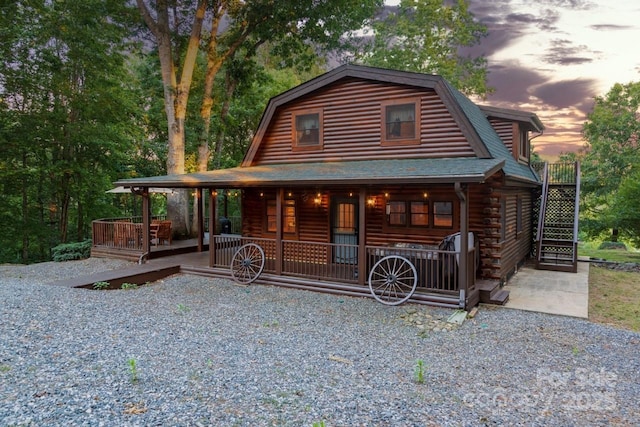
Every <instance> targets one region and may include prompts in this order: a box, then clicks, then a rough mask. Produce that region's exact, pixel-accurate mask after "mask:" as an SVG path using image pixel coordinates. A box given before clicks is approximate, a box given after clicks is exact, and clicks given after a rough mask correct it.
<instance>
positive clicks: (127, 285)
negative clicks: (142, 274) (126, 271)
mask: <svg viewBox="0 0 640 427" xmlns="http://www.w3.org/2000/svg"><path fill="white" fill-rule="evenodd" d="M120 289H125V290H127V289H138V285H137V284H135V283H127V282H125V283H123V284H122V285H120Z"/></svg>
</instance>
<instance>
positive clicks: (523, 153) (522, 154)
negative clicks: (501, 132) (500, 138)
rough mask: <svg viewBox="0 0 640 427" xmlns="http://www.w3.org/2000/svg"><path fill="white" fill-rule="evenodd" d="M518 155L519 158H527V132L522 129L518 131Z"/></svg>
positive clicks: (526, 159)
mask: <svg viewBox="0 0 640 427" xmlns="http://www.w3.org/2000/svg"><path fill="white" fill-rule="evenodd" d="M518 157H519V159H520V160H525V161H528V160H529V133H528V132H527V131H526V130H523V129H520V131H519V132H518Z"/></svg>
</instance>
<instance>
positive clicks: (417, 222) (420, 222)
mask: <svg viewBox="0 0 640 427" xmlns="http://www.w3.org/2000/svg"><path fill="white" fill-rule="evenodd" d="M386 214H387V220H386V222H385V226H387V227H392V228H393V227H395V228H398V227H410V228H416V229H417V228H428V227H429V226H433V227H441V228H451V227H453V202H450V201H434V202H430V201H429V200H426V199H425V200H410V199H409V200H388V201H387V204H386Z"/></svg>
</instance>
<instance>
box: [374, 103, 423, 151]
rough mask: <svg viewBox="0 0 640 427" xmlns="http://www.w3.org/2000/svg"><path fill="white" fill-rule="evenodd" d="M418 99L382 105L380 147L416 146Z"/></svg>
mask: <svg viewBox="0 0 640 427" xmlns="http://www.w3.org/2000/svg"><path fill="white" fill-rule="evenodd" d="M419 117H420V98H409V99H399V100H393V101H387V102H383V103H382V117H381V119H382V129H381V133H382V135H381V136H382V138H381V140H382V145H404V144H418V143H419V142H420V138H419V134H420V131H419V123H420V120H419Z"/></svg>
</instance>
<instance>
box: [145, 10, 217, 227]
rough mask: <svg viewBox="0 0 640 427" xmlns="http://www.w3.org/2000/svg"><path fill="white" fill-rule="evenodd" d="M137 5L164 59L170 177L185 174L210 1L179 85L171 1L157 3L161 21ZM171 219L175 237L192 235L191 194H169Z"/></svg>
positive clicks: (197, 23) (198, 20)
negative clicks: (190, 110) (187, 128)
mask: <svg viewBox="0 0 640 427" xmlns="http://www.w3.org/2000/svg"><path fill="white" fill-rule="evenodd" d="M136 3H137V5H138V9H139V10H140V13H141V14H142V17H143V19H144V21H145V23H146V24H147V27H148V28H149V30H150V31H151V32H152V33H153V35H154V36H155V39H156V42H157V43H158V56H159V59H160V70H161V75H162V83H163V85H164V108H165V113H166V115H167V129H168V139H169V141H168V150H167V174H169V175H173V174H184V173H185V135H184V125H185V119H186V111H187V102H188V100H189V90H190V88H191V81H192V78H193V70H194V67H195V62H196V57H197V54H198V47H199V44H200V34H201V30H202V21H203V20H204V15H205V11H206V6H207V2H206V1H205V0H200V1H199V2H198V6H197V10H196V14H195V17H194V21H193V26H192V29H191V36H190V37H189V45H188V48H187V53H186V55H185V58H184V64H183V67H182V74H181V76H180V82H179V83H178V81H177V76H176V70H175V67H174V57H173V49H172V46H171V28H170V24H169V8H168V3H167V0H158V1H157V6H156V8H157V16H158V18H157V19H158V20H157V22H156V21H155V20H154V19H153V17H152V16H151V14H150V13H149V10H148V9H147V6H146V5H145V4H144V2H143V0H136ZM167 216H168V217H169V219H171V221H172V230H173V233H174V234H175V235H183V236H186V235H188V229H187V227H188V224H189V195H188V192H187V191H175V192H174V193H172V194H169V195H167Z"/></svg>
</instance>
